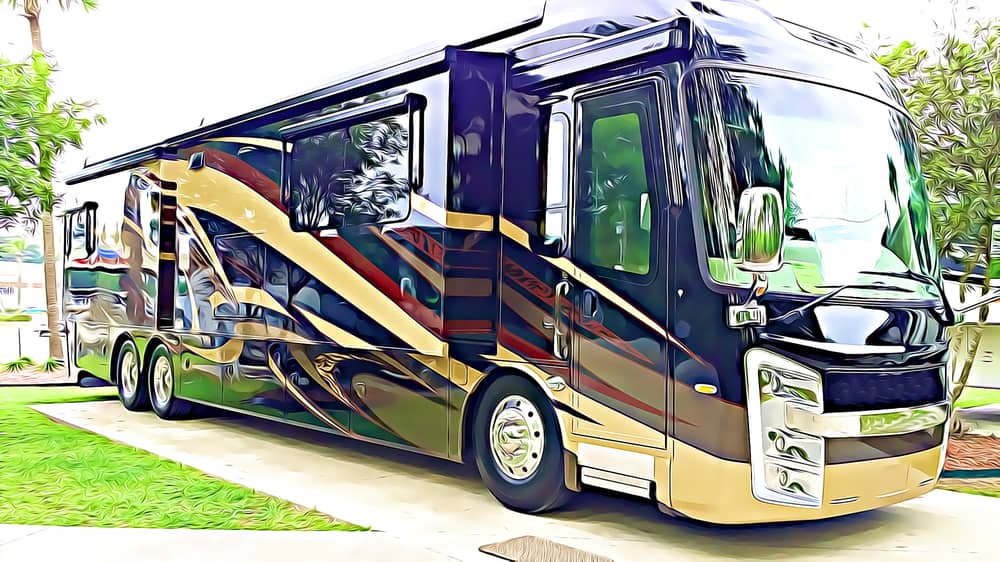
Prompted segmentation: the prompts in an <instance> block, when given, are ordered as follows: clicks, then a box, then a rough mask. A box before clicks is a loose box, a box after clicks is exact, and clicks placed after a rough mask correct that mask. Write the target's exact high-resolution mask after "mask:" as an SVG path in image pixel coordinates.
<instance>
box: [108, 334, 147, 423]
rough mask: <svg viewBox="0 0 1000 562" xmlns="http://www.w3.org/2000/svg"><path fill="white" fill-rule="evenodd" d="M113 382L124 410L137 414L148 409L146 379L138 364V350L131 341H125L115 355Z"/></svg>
mask: <svg viewBox="0 0 1000 562" xmlns="http://www.w3.org/2000/svg"><path fill="white" fill-rule="evenodd" d="M114 365H115V381H116V382H117V384H118V397H119V398H120V399H121V401H122V405H123V406H125V409H126V410H131V411H133V412H138V411H142V410H145V409H147V408H148V407H149V393H148V391H147V390H146V378H145V377H143V374H142V365H141V364H140V363H139V350H138V349H137V348H136V347H135V342H133V341H132V340H127V341H125V342H124V343H123V344H122V345H121V347H119V348H118V353H116V354H115V363H114Z"/></svg>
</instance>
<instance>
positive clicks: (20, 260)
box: [0, 238, 37, 309]
mask: <svg viewBox="0 0 1000 562" xmlns="http://www.w3.org/2000/svg"><path fill="white" fill-rule="evenodd" d="M33 247H34V248H37V246H35V244H32V243H30V242H28V240H27V239H26V238H12V239H10V240H5V241H4V242H3V243H0V252H3V253H4V254H8V255H11V256H14V260H15V261H17V308H18V309H21V288H22V287H23V286H24V267H23V264H24V256H26V255H28V253H30V251H31V250H32V249H33Z"/></svg>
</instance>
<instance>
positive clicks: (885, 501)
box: [661, 440, 941, 524]
mask: <svg viewBox="0 0 1000 562" xmlns="http://www.w3.org/2000/svg"><path fill="white" fill-rule="evenodd" d="M940 462H941V447H940V446H938V447H934V448H932V449H928V450H926V451H921V452H919V453H913V454H910V455H904V456H899V457H892V458H888V459H878V460H870V461H862V462H854V463H845V464H835V465H829V466H827V467H826V478H825V483H824V489H823V505H822V507H819V508H802V507H789V506H783V505H775V504H770V503H764V502H760V501H758V500H757V499H755V498H754V497H753V494H752V493H751V491H750V464H749V463H740V462H732V461H727V460H723V459H720V458H718V457H714V456H712V455H710V454H708V453H706V452H704V451H702V450H700V449H697V448H695V447H692V446H690V445H686V444H684V443H682V442H680V441H676V440H674V441H673V458H672V460H671V469H670V473H671V476H670V504H669V507H670V508H672V509H673V510H675V511H677V512H679V513H681V514H683V515H685V516H687V517H690V518H692V519H697V520H700V521H707V522H710V523H720V524H747V523H772V522H781V521H803V520H811V519H826V518H829V517H837V516H840V515H847V514H850V513H857V512H861V511H868V510H871V509H877V508H880V507H885V506H887V505H892V504H895V503H899V502H902V501H905V500H909V499H912V498H915V497H918V496H921V495H923V494H926V493H927V492H929V491H931V490H932V489H933V488H934V485H935V484H936V483H937V478H938V470H939V467H940ZM661 501H662V499H661Z"/></svg>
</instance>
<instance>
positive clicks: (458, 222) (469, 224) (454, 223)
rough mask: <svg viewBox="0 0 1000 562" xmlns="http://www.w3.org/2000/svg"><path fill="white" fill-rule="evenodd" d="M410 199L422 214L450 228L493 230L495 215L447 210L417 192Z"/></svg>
mask: <svg viewBox="0 0 1000 562" xmlns="http://www.w3.org/2000/svg"><path fill="white" fill-rule="evenodd" d="M410 201H411V202H412V204H413V208H414V209H416V210H417V211H420V214H422V215H425V216H427V217H428V218H430V219H432V220H434V221H436V222H437V223H438V224H441V225H444V226H447V227H448V228H458V229H462V230H478V231H481V232H490V231H492V230H493V217H492V216H491V215H480V214H476V213H460V212H457V211H446V210H445V209H444V207H441V206H440V205H438V204H436V203H433V202H431V201H430V200H428V199H427V198H425V197H423V196H421V195H417V194H416V193H413V194H411V195H410Z"/></svg>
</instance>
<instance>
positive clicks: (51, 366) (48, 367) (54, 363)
mask: <svg viewBox="0 0 1000 562" xmlns="http://www.w3.org/2000/svg"><path fill="white" fill-rule="evenodd" d="M62 366H63V360H62V359H56V358H55V357H49V358H48V359H46V360H45V361H42V362H41V363H39V364H38V368H39V369H41V370H42V371H44V372H46V373H51V372H52V371H55V370H57V369H59V368H61V367H62Z"/></svg>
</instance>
